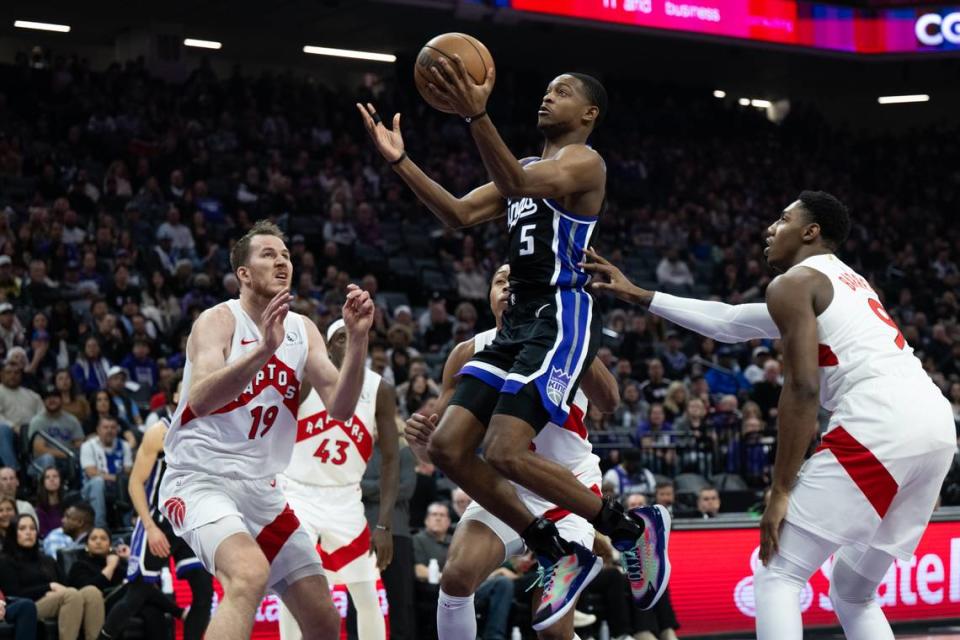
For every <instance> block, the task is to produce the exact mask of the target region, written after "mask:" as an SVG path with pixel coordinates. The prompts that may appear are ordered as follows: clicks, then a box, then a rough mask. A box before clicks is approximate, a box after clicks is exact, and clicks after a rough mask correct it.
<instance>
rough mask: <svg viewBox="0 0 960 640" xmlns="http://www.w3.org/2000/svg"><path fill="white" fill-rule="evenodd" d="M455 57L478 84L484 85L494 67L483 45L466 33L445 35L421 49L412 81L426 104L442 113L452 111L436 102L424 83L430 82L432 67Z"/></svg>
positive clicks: (438, 101)
mask: <svg viewBox="0 0 960 640" xmlns="http://www.w3.org/2000/svg"><path fill="white" fill-rule="evenodd" d="M454 55H459V56H460V59H461V60H463V64H464V66H465V67H466V68H467V73H468V74H469V75H470V77H471V78H473V81H474V82H476V83H477V84H483V81H484V80H485V79H486V77H487V69H490V68H492V67H493V56H491V55H490V51H489V50H488V49H487V48H486V47H485V46H484V44H483V43H482V42H480V41H479V40H477V39H476V38H474V37H473V36H468V35H467V34H465V33H444V34H442V35H439V36H437V37H436V38H434V39H432V40H431V41H430V42H428V43H427V44H425V45H423V48H422V49H420V53H419V54H418V55H417V62H416V64H415V65H414V66H413V81H414V82H415V83H416V85H417V91H419V92H420V95H421V96H423V99H424V100H426V101H427V104H429V105H430V106H431V107H433V108H434V109H439V110H440V111H443V112H444V113H453V112H454V111H453V109H451V108H450V105H448V104H447V103H446V102H445V101H443V100H438V99H437V98H435V97H434V96H433V95H431V94H430V91H429V89H427V83H428V82H432V81H433V72H431V71H430V69H431V67H433V66H434V65H437V64H438V63H439V62H440V59H441V58H447V59H449V60H450V62H451V63H453V59H452V57H453V56H454Z"/></svg>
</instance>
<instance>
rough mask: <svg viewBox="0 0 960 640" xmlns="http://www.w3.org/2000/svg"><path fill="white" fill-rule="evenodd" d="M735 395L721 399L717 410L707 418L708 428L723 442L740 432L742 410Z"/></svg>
mask: <svg viewBox="0 0 960 640" xmlns="http://www.w3.org/2000/svg"><path fill="white" fill-rule="evenodd" d="M739 405H740V403H739V401H738V400H737V396H735V395H726V396H723V397H722V398H720V402H718V403H717V409H716V411H714V412H713V413H711V414H710V415H709V416H707V426H708V429H709V430H710V431H712V432H713V433H714V434H715V435H716V436H717V437H718V438H720V439H721V440H726V439H728V438H729V437H730V435H731V434H734V433H739V432H740V408H739Z"/></svg>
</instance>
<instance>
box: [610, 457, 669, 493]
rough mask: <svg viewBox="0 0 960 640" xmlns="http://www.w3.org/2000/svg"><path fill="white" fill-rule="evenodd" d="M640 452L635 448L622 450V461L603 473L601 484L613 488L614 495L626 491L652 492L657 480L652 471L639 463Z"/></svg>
mask: <svg viewBox="0 0 960 640" xmlns="http://www.w3.org/2000/svg"><path fill="white" fill-rule="evenodd" d="M640 460H641V454H640V451H638V450H636V449H628V450H626V451H624V452H623V462H621V463H620V464H618V465H617V466H615V467H613V468H612V469H610V470H608V471H607V472H606V473H605V474H603V484H604V485H605V486H606V485H609V486H611V487H612V488H613V492H614V495H617V496H622V495H626V494H628V493H642V494H652V493H653V488H654V487H655V486H656V484H657V482H656V480H655V479H654V477H653V473H651V471H650V470H649V469H647V468H645V467H643V466H642V465H641V463H640Z"/></svg>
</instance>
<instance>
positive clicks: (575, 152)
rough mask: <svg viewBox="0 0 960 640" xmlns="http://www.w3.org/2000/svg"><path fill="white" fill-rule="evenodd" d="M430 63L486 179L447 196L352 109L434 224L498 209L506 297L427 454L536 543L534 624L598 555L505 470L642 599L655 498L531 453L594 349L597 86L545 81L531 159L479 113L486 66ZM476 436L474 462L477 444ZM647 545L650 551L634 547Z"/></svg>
mask: <svg viewBox="0 0 960 640" xmlns="http://www.w3.org/2000/svg"><path fill="white" fill-rule="evenodd" d="M431 71H432V73H433V80H434V81H433V83H431V85H430V87H429V89H430V90H431V91H432V92H434V93H435V95H436V96H437V97H438V98H439V99H441V100H442V101H444V102H446V103H447V104H448V105H450V106H451V107H452V108H453V109H454V110H455V111H456V112H457V113H458V114H459V115H460V116H461V117H463V118H464V120H465V121H466V126H468V127H469V128H470V132H471V134H472V135H473V138H474V141H475V142H476V144H477V148H478V149H479V151H480V155H481V157H482V158H483V162H484V165H485V166H486V169H487V171H488V172H489V174H490V175H491V176H492V177H493V182H490V183H488V184H486V185H483V186H481V187H479V188H477V189H474V190H473V191H471V192H470V193H468V194H467V195H466V196H464V197H463V198H456V197H454V196H453V195H451V194H450V193H449V192H448V191H446V190H445V189H444V188H443V187H441V186H440V185H439V184H437V183H436V182H434V181H433V180H432V179H430V177H428V176H427V175H426V174H425V173H424V172H423V171H422V170H421V169H420V168H419V167H418V166H417V165H416V164H415V163H414V162H413V160H412V159H410V158H409V157H408V156H407V153H406V151H404V146H403V139H402V136H401V134H400V115H399V114H397V115H395V116H394V119H393V128H392V129H388V128H386V127H385V126H384V125H383V123H382V122H381V121H380V117H379V116H378V114H377V112H376V110H375V109H374V107H373V105H370V104H368V105H366V107H365V108H364V107H363V106H361V105H359V104H358V105H357V107H358V109H359V111H360V113H361V115H362V117H363V120H364V124H365V126H366V128H367V131H368V132H369V134H370V136H371V138H372V139H373V141H374V143H375V144H376V146H377V149H378V150H379V151H380V153H381V154H382V155H383V157H384V158H385V159H386V160H387V161H388V162H390V164H391V165H392V166H393V168H394V170H395V171H396V172H397V174H398V175H399V176H400V177H401V178H402V179H403V180H404V182H406V183H407V185H408V186H410V188H411V189H412V190H413V191H414V193H415V194H416V195H417V197H418V198H419V199H420V200H421V201H422V202H423V203H424V204H425V205H426V206H427V207H428V208H429V209H430V210H431V211H432V212H433V213H434V215H436V216H437V217H438V218H439V219H440V220H441V221H443V222H444V223H445V224H447V225H450V226H453V227H458V228H459V227H468V226H473V225H477V224H480V223H483V222H488V221H491V220H494V219H497V218H500V217H502V216H503V215H504V214H506V216H507V228H508V230H509V236H510V249H509V256H508V262H509V264H510V268H511V272H510V293H511V295H510V307H509V309H508V310H507V312H506V313H505V314H504V320H503V327H502V329H501V331H500V332H499V333H498V335H497V338H496V340H494V342H493V344H491V345H490V346H489V347H488V348H486V349H484V350H483V351H481V352H479V353H477V354H476V355H475V356H474V358H473V359H471V360H470V361H469V362H468V363H467V365H466V366H464V367H463V369H461V371H460V376H461V381H460V383H459V384H458V386H457V391H456V393H455V395H454V397H453V399H452V400H451V401H450V405H451V406H450V407H449V409H448V410H447V411H446V413H445V414H444V416H443V419H442V421H441V423H440V425H439V427H438V429H437V431H436V432H435V434H434V435H433V436H432V437H430V439H429V452H430V457H431V458H432V459H433V461H434V463H435V464H436V465H437V466H438V467H440V469H441V470H443V472H444V473H446V474H447V475H448V476H449V477H450V478H451V479H452V480H453V481H454V482H456V483H457V484H458V485H459V486H460V487H462V488H463V489H464V490H465V491H466V492H467V493H468V494H469V495H470V496H472V497H473V498H474V499H475V500H476V501H477V502H478V503H480V504H481V505H482V506H483V507H485V508H486V509H487V510H489V511H490V512H491V513H493V514H494V515H495V516H497V517H498V518H500V519H501V520H502V521H503V522H505V523H506V524H507V525H509V526H510V527H512V528H513V529H515V530H516V531H517V532H518V533H520V534H521V536H522V537H523V539H524V541H525V542H526V544H527V545H528V546H529V547H530V548H531V549H533V550H534V551H535V552H536V553H537V555H538V558H539V559H540V563H541V566H542V567H543V568H545V570H546V571H547V573H548V578H547V580H546V585H547V586H546V588H545V589H544V596H543V600H542V602H541V606H540V609H539V610H538V611H537V613H536V615H535V623H534V628H536V629H538V630H539V629H541V628H545V627H547V626H549V625H550V624H552V623H553V622H554V621H555V620H558V619H559V618H561V617H562V616H563V614H564V613H566V611H567V610H568V609H569V608H570V606H572V604H573V602H574V601H575V599H576V596H577V595H578V594H579V592H580V591H581V590H582V589H583V588H584V587H585V586H586V584H587V583H588V582H589V581H590V580H591V579H592V578H593V577H594V576H595V575H596V573H597V572H598V571H599V568H600V561H599V560H598V559H597V558H596V557H595V556H593V554H592V553H590V552H589V551H588V550H586V549H583V548H582V547H580V546H579V545H576V544H574V543H570V542H567V541H564V540H562V539H561V538H560V536H559V534H558V533H557V529H556V527H555V526H554V525H553V524H552V523H550V522H549V521H547V520H545V519H543V518H535V517H534V516H533V515H532V514H530V512H529V511H528V510H527V509H526V508H525V507H524V506H523V504H522V503H521V502H520V501H519V500H518V499H517V497H516V493H515V492H514V490H513V488H512V487H511V485H510V484H509V483H508V482H507V480H508V479H509V480H512V481H514V482H516V483H517V484H520V485H522V486H524V487H526V488H528V489H530V490H531V491H533V492H534V493H536V494H538V495H540V496H542V497H543V498H545V499H547V500H549V501H550V502H553V503H554V504H556V505H558V506H560V507H563V508H565V509H568V510H570V511H572V512H573V513H576V514H577V515H580V516H582V517H584V518H585V519H587V520H588V521H590V522H591V523H593V524H594V526H595V527H596V528H597V530H598V531H600V532H601V533H604V534H606V535H608V536H610V537H611V538H612V540H613V542H614V544H615V545H616V546H617V547H618V548H619V549H620V550H621V552H622V556H623V558H624V561H625V564H626V569H627V573H628V576H629V577H630V579H631V586H632V587H633V591H634V597H635V598H636V599H637V601H638V604H640V606H643V607H652V606H653V604H655V602H656V600H657V599H658V598H659V596H660V594H661V593H662V592H663V588H664V586H665V584H666V582H667V579H668V577H669V563H668V561H667V557H666V548H665V547H666V535H667V533H666V532H667V530H668V528H667V527H665V526H664V521H663V518H664V515H663V514H662V513H661V512H660V511H658V510H656V509H654V508H646V509H645V510H644V511H636V512H632V513H631V514H629V515H628V514H625V513H624V512H623V510H622V509H620V508H618V505H616V503H615V502H613V501H610V502H604V501H603V500H601V498H599V497H598V496H597V495H595V494H593V493H592V492H591V491H590V490H589V489H588V488H587V487H585V486H584V485H583V484H582V483H580V482H579V481H578V480H577V479H576V478H575V477H574V476H573V474H572V473H570V471H569V470H567V469H564V468H563V467H561V466H560V465H558V464H556V463H554V462H551V461H549V460H546V459H544V458H542V457H540V456H536V455H534V454H533V453H532V452H531V451H530V443H531V442H532V440H533V438H534V437H535V436H536V434H537V433H538V432H539V431H540V430H541V429H542V428H543V426H544V425H545V424H547V422H550V421H552V422H554V423H556V424H564V422H565V421H566V417H567V413H568V412H569V409H570V400H571V399H572V397H573V394H574V393H575V392H576V389H577V386H578V385H579V382H580V377H581V376H582V374H583V373H584V371H586V368H587V366H589V363H590V362H591V361H592V360H593V357H594V355H595V354H596V351H597V348H598V346H599V339H600V317H599V314H595V313H594V309H593V299H592V297H591V296H590V294H589V293H588V292H587V291H586V290H585V286H586V284H587V283H588V281H589V276H588V275H587V273H586V272H585V271H583V270H582V269H581V268H580V266H579V263H580V262H581V261H582V256H583V251H584V249H585V248H586V247H587V246H589V243H590V238H591V236H592V233H593V230H594V228H595V226H596V222H597V216H598V215H599V213H600V210H601V208H602V205H603V202H604V197H605V190H606V169H605V166H604V163H603V160H602V159H601V157H600V155H599V154H598V153H597V152H596V151H594V150H593V149H591V148H590V147H589V146H587V144H586V141H587V138H588V136H589V135H590V134H591V133H592V132H593V130H594V128H595V127H596V125H597V123H598V122H599V121H600V120H601V119H602V117H603V116H604V115H605V112H606V109H607V97H606V91H605V90H604V88H603V86H602V85H601V84H600V82H598V81H597V80H596V79H595V78H592V77H591V76H588V75H584V74H579V73H567V74H563V75H560V76H558V77H556V78H555V79H554V80H553V81H552V82H550V84H549V85H548V87H547V90H546V93H545V95H544V97H543V100H542V103H541V105H540V108H539V111H538V112H537V126H538V128H539V129H540V131H541V132H542V133H543V135H544V138H545V141H544V148H543V152H542V154H541V157H539V158H527V159H525V160H522V161H521V160H518V159H517V158H516V157H514V155H513V154H512V153H511V152H510V150H509V149H508V148H507V146H506V144H504V142H503V140H502V139H501V137H500V135H499V133H498V132H497V130H496V128H495V127H494V125H493V123H492V121H491V119H490V117H489V116H488V115H487V112H486V105H487V100H488V98H489V96H490V92H491V91H492V89H493V82H494V77H493V73H494V72H493V70H492V69H490V70H489V72H488V76H487V79H486V81H485V82H484V84H482V85H477V84H475V83H474V82H473V81H472V80H471V79H470V78H469V77H468V75H467V73H466V70H465V68H464V66H463V62H462V61H461V60H460V59H459V57H456V56H455V57H454V60H453V62H452V63H451V62H449V61H447V60H446V59H442V60H441V62H440V64H439V65H438V66H437V67H434V68H433V69H432V70H431ZM484 434H486V435H485V436H484ZM481 444H482V445H483V450H484V458H481V457H479V456H478V455H477V454H476V451H477V449H478V447H479V446H480V445H481ZM666 517H667V518H669V516H668V515H667V516H666ZM646 545H652V546H653V549H652V550H653V551H654V553H646V552H645V551H646V549H645V546H646ZM450 595H461V594H450ZM462 595H468V594H462Z"/></svg>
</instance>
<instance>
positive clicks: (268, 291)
mask: <svg viewBox="0 0 960 640" xmlns="http://www.w3.org/2000/svg"><path fill="white" fill-rule="evenodd" d="M250 288H251V289H252V290H253V293H254V295H256V296H257V297H258V298H262V299H264V300H271V299H272V298H273V297H274V296H275V295H277V294H278V293H280V292H281V291H283V290H286V291H289V290H290V281H289V278H287V282H286V283H281V282H280V281H278V280H277V279H276V278H275V277H274V276H270V277H269V278H265V279H264V280H263V281H260V280H256V279H255V280H254V281H253V282H251V283H250Z"/></svg>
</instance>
